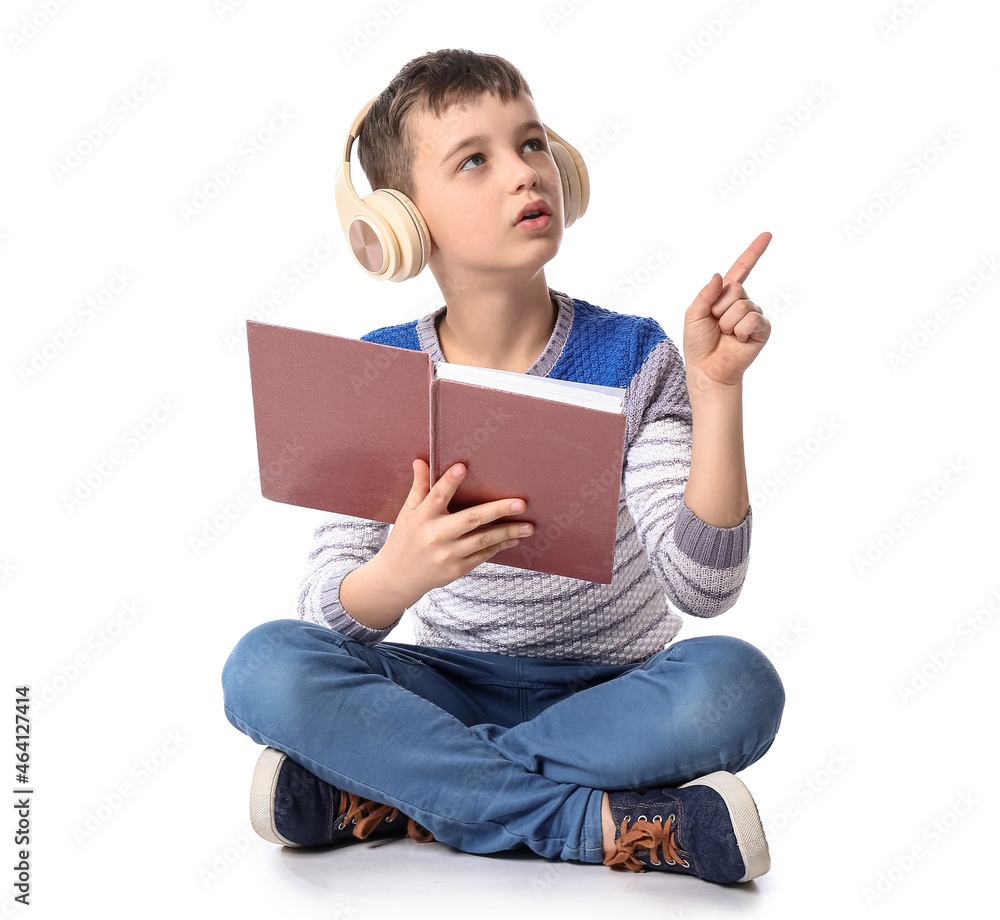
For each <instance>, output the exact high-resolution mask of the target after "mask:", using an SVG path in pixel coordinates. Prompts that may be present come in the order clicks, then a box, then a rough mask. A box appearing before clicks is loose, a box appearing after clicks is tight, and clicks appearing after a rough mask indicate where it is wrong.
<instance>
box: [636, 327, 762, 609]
mask: <svg viewBox="0 0 1000 920" xmlns="http://www.w3.org/2000/svg"><path fill="white" fill-rule="evenodd" d="M651 322H655V321H653V320H651ZM657 326H658V324H657ZM690 470H691V404H690V401H689V399H688V392H687V381H686V376H685V371H684V362H683V359H682V358H681V355H680V352H679V351H678V349H677V346H676V345H675V344H674V343H673V342H672V341H671V340H670V339H668V338H666V337H664V338H662V339H661V340H660V341H659V343H658V344H657V345H656V346H655V347H654V348H653V349H652V350H651V351H650V352H649V354H648V355H647V356H646V359H645V361H644V362H643V364H642V367H641V368H640V369H639V371H638V372H637V373H636V375H635V377H634V378H633V379H632V381H631V383H630V384H629V387H628V392H627V403H626V453H625V464H624V470H623V479H624V487H625V499H626V502H627V504H628V508H629V511H630V513H631V514H632V518H633V520H634V521H635V526H636V531H637V532H638V534H639V537H640V539H641V541H642V544H643V546H644V547H645V550H646V554H647V556H648V557H649V561H650V565H651V567H652V570H653V573H654V574H655V576H656V578H657V581H659V583H660V586H661V587H662V588H663V591H664V592H665V593H666V595H667V597H668V599H669V600H670V602H671V603H672V604H673V605H674V606H675V607H677V608H678V609H679V610H682V611H683V612H685V613H689V614H692V615H694V616H699V617H711V616H716V615H718V614H720V613H723V612H724V611H726V610H728V609H729V608H730V607H732V605H733V604H734V603H735V602H736V599H737V598H738V597H739V594H740V590H741V589H742V587H743V581H744V578H745V577H746V570H747V561H748V554H749V551H750V529H751V514H750V512H749V511H748V512H747V515H746V517H745V518H744V519H743V521H742V522H741V523H740V524H738V525H737V526H735V527H728V528H721V527H714V526H713V525H711V524H708V523H706V522H705V521H703V520H701V519H700V518H699V517H698V516H697V515H695V514H694V512H692V511H691V510H690V509H689V508H688V507H687V505H686V504H685V503H684V488H685V486H686V485H687V479H688V474H689V472H690Z"/></svg>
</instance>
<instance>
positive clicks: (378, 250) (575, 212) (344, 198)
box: [334, 96, 590, 281]
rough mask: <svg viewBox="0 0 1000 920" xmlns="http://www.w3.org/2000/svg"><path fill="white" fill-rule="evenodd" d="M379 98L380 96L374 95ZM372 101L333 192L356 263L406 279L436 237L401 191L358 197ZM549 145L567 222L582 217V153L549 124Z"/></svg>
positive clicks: (585, 187)
mask: <svg viewBox="0 0 1000 920" xmlns="http://www.w3.org/2000/svg"><path fill="white" fill-rule="evenodd" d="M375 99H378V96H376V97H375ZM375 99H372V100H371V102H369V103H368V104H367V105H366V106H365V107H364V108H363V109H362V110H361V111H360V112H359V113H358V115H357V117H356V118H355V119H354V122H353V124H352V125H351V130H350V132H349V133H348V135H347V142H346V143H345V144H344V160H343V162H342V163H341V166H340V169H339V170H338V171H337V178H336V180H335V182H334V195H335V197H336V202H337V212H338V214H339V215H340V225H341V226H342V227H343V228H344V236H346V237H347V242H348V243H349V244H350V248H351V252H352V253H353V254H354V258H355V260H356V261H357V263H358V264H359V265H360V266H361V267H362V268H363V269H364V270H365V272H367V274H368V275H370V276H371V277H372V278H375V279H378V280H382V281H405V280H406V279H407V278H412V277H414V275H417V274H419V273H420V271H421V270H422V269H423V267H424V266H425V265H426V264H427V260H428V258H429V257H430V254H431V236H430V233H428V231H427V224H425V223H424V219H423V217H421V216H420V212H419V211H418V210H417V207H416V205H415V204H414V203H413V202H412V201H410V199H409V198H407V197H406V195H404V194H403V193H402V192H400V191H397V190H396V189H391V188H380V189H377V190H376V191H374V192H372V193H371V194H370V195H366V196H365V197H364V199H362V198H360V197H359V196H358V193H357V191H355V189H354V186H353V185H352V184H351V147H352V146H353V145H354V141H355V140H356V139H357V138H358V135H360V134H361V129H362V127H363V126H364V123H365V117H366V116H367V115H368V110H369V109H370V108H371V107H372V103H374V102H375ZM543 127H544V128H545V133H546V135H547V136H548V138H549V149H550V150H551V151H552V157H553V159H554V160H555V161H556V166H557V167H558V168H559V178H560V179H561V180H562V191H563V211H564V218H565V219H564V226H566V227H569V226H570V225H571V224H572V223H573V222H574V221H575V220H576V219H577V218H578V217H582V216H583V214H584V212H585V211H586V210H587V204H588V203H589V201H590V178H589V176H588V175H587V166H586V164H585V163H584V162H583V157H582V156H581V155H580V152H579V151H578V150H577V149H576V148H575V147H573V146H572V145H571V144H568V143H567V142H566V141H564V140H563V139H562V138H561V137H560V136H559V135H558V134H556V132H555V131H553V130H552V129H551V128H550V127H549V126H548V125H543Z"/></svg>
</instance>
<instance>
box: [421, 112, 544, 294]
mask: <svg viewBox="0 0 1000 920" xmlns="http://www.w3.org/2000/svg"><path fill="white" fill-rule="evenodd" d="M408 129H409V131H410V137H411V139H412V141H413V146H414V149H415V156H414V160H413V187H414V204H415V205H416V206H417V208H418V209H419V210H420V213H421V214H422V215H423V218H424V220H425V221H426V223H427V229H428V230H429V231H430V235H431V268H432V270H434V274H435V276H436V277H437V278H438V280H439V282H440V281H442V280H445V281H447V283H448V284H450V285H454V284H459V283H460V282H461V280H462V278H463V277H466V276H467V275H468V274H469V273H483V272H486V273H489V272H497V271H510V270H518V269H521V270H525V269H526V270H528V271H529V272H530V273H531V274H533V273H535V272H537V271H538V270H540V268H541V267H542V266H543V265H544V264H545V263H546V262H548V261H549V260H550V259H551V258H552V257H553V256H554V255H555V254H556V253H557V252H558V250H559V243H560V242H561V241H562V234H563V219H564V218H563V196H562V182H561V180H560V178H559V170H558V168H557V167H556V164H555V160H553V159H552V154H551V153H550V151H549V147H548V141H547V139H546V137H545V131H544V129H543V128H542V125H541V119H540V118H539V117H538V112H537V110H536V109H535V105H534V103H533V102H532V100H531V98H530V97H528V96H521V97H520V98H518V99H515V100H513V101H511V102H509V103H502V102H501V101H500V100H499V99H498V98H497V97H496V96H494V95H492V94H491V93H482V94H481V95H480V96H479V98H478V99H477V100H476V101H475V102H473V103H471V104H469V105H468V106H467V107H464V108H460V107H459V106H457V105H456V106H452V107H451V108H450V109H448V110H447V111H446V112H445V113H444V114H443V115H442V116H441V117H440V118H436V117H435V116H434V115H432V114H430V113H429V112H426V111H418V112H414V113H412V114H411V115H410V117H409V123H408ZM465 141H468V143H463V142H465ZM459 145H461V146H459ZM536 203H539V204H537V208H539V209H541V210H542V211H546V212H548V213H547V214H546V215H544V216H542V217H540V218H538V219H535V220H528V221H522V220H521V218H522V215H523V213H524V211H525V209H526V208H527V207H528V206H529V205H532V206H533V207H536ZM442 272H443V273H444V278H443V279H442Z"/></svg>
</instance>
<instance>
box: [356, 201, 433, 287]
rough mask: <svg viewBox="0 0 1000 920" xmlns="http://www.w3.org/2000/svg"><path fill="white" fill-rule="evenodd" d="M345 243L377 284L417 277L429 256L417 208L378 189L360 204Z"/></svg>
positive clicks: (424, 227)
mask: <svg viewBox="0 0 1000 920" xmlns="http://www.w3.org/2000/svg"><path fill="white" fill-rule="evenodd" d="M361 205H362V207H361V209H360V214H359V215H358V217H356V218H355V219H354V221H353V222H352V223H351V225H350V229H349V232H348V239H349V241H350V244H351V250H352V252H353V253H354V257H355V258H356V259H357V260H358V262H359V263H360V265H361V267H362V268H363V269H364V270H365V271H366V272H367V273H368V274H369V275H370V276H371V277H373V278H376V279H378V280H380V281H406V280H407V279H408V278H412V277H414V275H417V274H419V273H420V272H421V271H422V270H423V268H424V266H425V265H426V264H427V260H428V258H429V257H430V252H431V237H430V232H429V231H428V230H427V224H426V223H424V219H423V217H422V216H421V214H420V211H418V210H417V207H416V205H415V204H414V203H413V202H412V201H410V199H409V198H407V197H406V195H404V194H403V193H402V192H399V191H396V189H387V188H382V189H377V190H376V191H374V192H372V194H370V195H366V196H365V197H364V198H363V199H362V201H361Z"/></svg>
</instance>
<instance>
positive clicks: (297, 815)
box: [250, 747, 434, 847]
mask: <svg viewBox="0 0 1000 920" xmlns="http://www.w3.org/2000/svg"><path fill="white" fill-rule="evenodd" d="M250 823H251V825H252V826H253V829H254V830H255V831H256V832H257V834H258V835H259V836H261V837H263V838H264V839H265V840H268V841H270V842H271V843H278V844H282V845H284V846H286V847H308V846H324V845H327V844H331V843H345V842H349V841H350V842H353V841H358V840H377V839H380V838H383V837H403V836H406V835H409V836H410V837H412V838H413V839H414V840H416V841H417V842H419V843H429V842H430V841H432V840H433V839H434V835H433V834H431V832H430V831H428V830H427V829H426V828H424V827H422V826H421V825H419V824H417V822H416V821H414V820H413V819H412V818H408V817H407V816H406V815H404V814H401V813H400V811H399V809H397V808H393V807H392V806H391V805H383V804H381V803H379V802H373V801H371V800H369V799H362V798H360V797H359V796H357V795H354V794H352V793H349V792H345V791H344V790H342V789H338V788H337V787H336V786H332V785H330V783H327V782H325V781H324V780H321V779H320V778H319V777H318V776H316V775H315V774H313V773H310V772H309V771H308V770H307V769H306V768H305V767H303V766H302V765H301V764H298V763H296V762H295V761H294V760H292V759H291V758H290V757H289V756H288V755H287V754H285V753H284V752H283V751H279V750H277V749H276V748H272V747H268V748H265V749H264V750H263V751H262V752H261V755H260V757H259V758H258V759H257V766H256V767H255V768H254V773H253V781H252V783H251V787H250Z"/></svg>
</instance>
